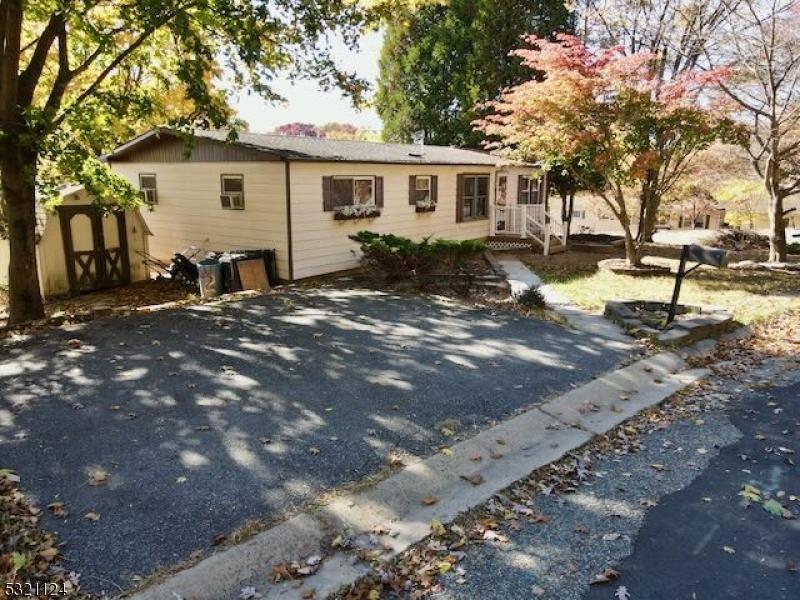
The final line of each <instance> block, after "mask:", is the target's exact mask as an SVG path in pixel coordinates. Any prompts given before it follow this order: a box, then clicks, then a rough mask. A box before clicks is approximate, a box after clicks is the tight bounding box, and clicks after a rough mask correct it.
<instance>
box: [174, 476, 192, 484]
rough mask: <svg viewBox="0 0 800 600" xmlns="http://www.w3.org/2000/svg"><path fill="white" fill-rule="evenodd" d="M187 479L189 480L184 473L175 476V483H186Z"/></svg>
mask: <svg viewBox="0 0 800 600" xmlns="http://www.w3.org/2000/svg"><path fill="white" fill-rule="evenodd" d="M187 481H189V480H188V479H187V478H186V475H179V476H178V477H176V478H175V483H178V484H181V483H186V482H187Z"/></svg>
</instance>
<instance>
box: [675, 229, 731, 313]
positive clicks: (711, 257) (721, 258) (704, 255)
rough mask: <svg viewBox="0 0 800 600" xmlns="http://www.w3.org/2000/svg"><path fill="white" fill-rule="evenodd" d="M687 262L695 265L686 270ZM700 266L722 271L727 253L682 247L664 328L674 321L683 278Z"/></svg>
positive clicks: (725, 263)
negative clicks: (708, 266)
mask: <svg viewBox="0 0 800 600" xmlns="http://www.w3.org/2000/svg"><path fill="white" fill-rule="evenodd" d="M688 261H692V262H696V263H697V264H696V265H695V266H693V267H692V268H691V269H688V270H687V269H686V263H687V262H688ZM700 265H710V266H712V267H716V268H717V269H722V268H724V267H726V266H728V253H727V252H726V251H725V250H721V249H719V248H709V247H707V246H699V245H697V244H691V245H685V246H684V247H683V251H682V252H681V264H680V265H679V266H678V274H677V275H676V277H675V290H674V291H673V292H672V303H671V304H670V305H669V315H667V323H666V325H665V326H664V327H666V326H667V325H669V324H670V323H672V321H673V320H674V319H675V311H676V310H677V308H678V296H679V295H680V293H681V283H683V278H684V277H686V276H687V275H688V274H689V273H691V272H692V271H694V270H695V269H696V268H697V267H699V266H700Z"/></svg>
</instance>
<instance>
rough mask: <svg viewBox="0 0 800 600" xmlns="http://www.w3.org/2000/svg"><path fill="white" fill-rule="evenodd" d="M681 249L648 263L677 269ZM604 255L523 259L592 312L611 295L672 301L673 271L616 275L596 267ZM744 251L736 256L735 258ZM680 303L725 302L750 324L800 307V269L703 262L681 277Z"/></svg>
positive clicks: (657, 254) (659, 251)
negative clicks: (756, 268) (744, 268)
mask: <svg viewBox="0 0 800 600" xmlns="http://www.w3.org/2000/svg"><path fill="white" fill-rule="evenodd" d="M679 254H680V248H674V247H663V246H661V247H657V246H653V247H651V248H649V249H648V252H647V256H648V257H649V258H647V259H646V260H645V262H651V263H653V264H659V265H666V266H670V267H671V268H672V270H673V272H674V271H676V270H677V268H678V256H679ZM603 258H608V256H607V255H604V256H601V255H598V254H595V253H591V252H567V253H564V254H560V255H557V256H551V257H543V256H536V255H529V256H525V257H522V260H523V261H524V262H525V263H526V264H527V265H528V266H529V267H530V268H531V269H532V270H533V271H534V272H536V273H537V274H538V275H539V276H540V277H541V278H542V279H543V280H544V281H545V282H546V283H548V284H550V285H552V286H553V288H554V289H555V290H556V291H558V292H559V293H561V294H563V295H565V296H566V297H567V298H569V299H570V300H572V301H573V302H575V303H577V304H578V305H580V306H582V307H583V308H586V309H588V310H591V311H595V312H602V310H603V309H604V308H605V304H606V302H607V301H609V300H655V301H664V302H669V301H670V299H671V298H672V290H673V288H674V286H675V276H674V274H673V275H671V276H663V277H659V276H651V277H646V278H639V277H631V276H627V275H615V274H613V273H609V272H606V271H600V270H599V269H598V268H597V262H598V261H599V260H601V259H603ZM742 258H743V257H741V256H732V257H731V261H734V260H740V259H742ZM680 302H681V303H682V304H706V305H714V306H721V307H724V308H726V309H727V310H729V311H731V312H732V313H733V315H734V318H735V320H736V321H738V322H740V323H742V324H745V325H749V324H751V323H754V322H757V321H761V320H764V319H767V318H769V317H771V316H774V315H778V314H782V313H785V312H787V311H789V310H796V309H800V274H798V273H784V272H778V271H738V270H732V269H713V268H711V267H705V266H704V267H700V268H699V269H697V270H696V271H695V272H693V273H692V274H691V275H689V276H688V277H687V278H686V279H684V281H683V286H682V287H681V295H680Z"/></svg>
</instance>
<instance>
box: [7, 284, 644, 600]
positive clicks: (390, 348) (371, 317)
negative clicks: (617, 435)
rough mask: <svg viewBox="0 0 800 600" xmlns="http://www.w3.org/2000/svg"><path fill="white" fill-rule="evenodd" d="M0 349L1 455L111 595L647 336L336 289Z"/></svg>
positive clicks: (184, 312) (86, 572) (71, 558)
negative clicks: (61, 509)
mask: <svg viewBox="0 0 800 600" xmlns="http://www.w3.org/2000/svg"><path fill="white" fill-rule="evenodd" d="M0 348H2V355H1V356H2V358H0V389H2V390H3V392H2V400H0V468H12V469H15V470H16V472H17V473H18V474H19V475H20V476H21V478H22V484H21V485H22V488H23V489H24V490H25V491H26V492H27V493H28V494H29V496H30V497H31V498H32V500H33V501H34V502H35V504H37V505H38V506H40V507H45V506H47V505H49V504H51V503H53V502H62V503H63V504H64V506H65V507H66V509H67V510H68V511H69V515H68V516H67V517H65V518H61V519H56V518H54V517H53V516H52V515H49V514H48V516H47V517H46V518H45V519H44V526H45V527H47V528H49V529H52V530H54V531H56V532H57V533H58V535H59V537H60V539H61V540H62V541H63V542H66V546H65V548H64V550H63V554H64V556H65V558H66V564H67V566H68V567H69V568H71V569H73V570H75V571H76V572H79V573H81V575H82V582H83V584H84V586H85V587H86V588H88V589H90V590H93V591H100V590H106V591H108V592H109V593H116V592H119V591H120V590H126V589H129V588H130V587H132V586H133V585H134V584H135V583H136V581H137V578H138V577H140V576H146V575H148V574H150V573H152V572H153V571H154V570H156V569H157V568H158V567H159V566H168V565H173V564H175V563H177V562H179V561H181V560H183V559H185V558H187V557H188V556H189V555H190V554H191V553H192V552H195V551H200V552H202V553H207V552H210V551H211V550H212V541H213V540H214V538H215V536H218V535H220V534H228V533H230V532H231V531H233V530H235V529H236V528H238V527H241V526H242V525H244V524H245V523H247V521H248V520H251V519H271V518H274V517H277V516H280V515H281V514H283V513H285V512H286V511H289V510H291V509H292V508H294V507H297V506H299V505H300V504H302V503H303V502H305V501H307V500H309V499H311V498H313V497H315V496H317V495H318V494H320V493H322V492H324V491H326V490H330V489H331V488H334V487H338V486H341V485H344V484H346V483H348V482H353V481H358V480H361V479H363V478H364V477H365V476H367V475H370V474H373V473H375V472H377V471H379V470H380V469H381V467H382V466H383V465H384V464H385V460H386V457H387V455H388V454H389V453H390V452H392V451H396V452H401V453H406V454H411V455H418V456H424V455H429V454H431V453H433V452H436V451H438V449H439V448H440V447H441V446H442V445H447V444H449V443H452V441H453V440H454V436H453V435H450V433H451V431H454V432H455V437H457V436H463V437H466V436H469V435H471V432H472V431H474V430H475V428H479V427H482V426H484V425H486V424H488V423H490V422H492V421H493V420H499V419H502V418H503V417H505V416H508V415H511V414H513V413H514V412H515V411H517V410H519V409H521V408H523V407H527V406H530V405H531V404H532V403H535V402H538V401H539V400H541V399H542V398H544V397H546V396H549V395H552V394H555V393H557V392H564V391H566V390H568V389H570V387H571V386H573V385H576V384H578V383H581V382H584V381H586V380H588V379H590V378H592V377H593V376H595V375H597V374H599V373H601V372H605V371H607V370H609V369H611V368H613V367H615V366H616V365H617V364H618V363H619V362H620V361H621V360H623V359H625V358H627V357H628V356H629V355H630V354H631V353H633V352H635V351H636V350H634V346H632V345H626V344H623V343H620V342H613V341H609V340H605V339H603V338H600V337H596V336H592V335H591V334H587V333H581V332H575V331H572V330H568V329H565V328H563V327H561V326H559V325H556V324H553V323H549V322H543V321H538V320H533V319H528V318H522V317H520V318H517V317H514V316H513V315H511V314H494V313H491V312H489V311H485V310H476V309H470V308H465V307H462V306H459V305H456V304H451V303H446V302H435V301H431V300H424V299H420V298H417V297H414V296H394V295H387V294H380V293H373V292H366V291H342V290H336V289H322V290H318V291H302V292H300V291H296V292H288V293H285V294H281V295H275V296H269V297H264V298H258V299H255V300H250V301H244V302H237V303H230V304H222V305H219V306H208V305H205V306H196V307H191V308H186V309H181V310H173V311H165V312H160V313H152V314H147V315H136V316H131V317H120V318H108V319H103V320H99V321H95V322H93V323H88V324H84V325H81V326H75V327H73V328H71V329H59V330H53V331H48V332H44V333H41V334H38V335H36V336H35V337H34V338H31V339H29V340H26V341H22V342H11V341H5V342H2V346H0ZM443 429H444V431H443ZM93 475H94V479H92V476H93ZM93 484H94V485H93ZM88 513H95V515H99V516H100V518H99V520H90V519H87V518H85V515H87V514H88ZM268 567H269V565H265V569H268Z"/></svg>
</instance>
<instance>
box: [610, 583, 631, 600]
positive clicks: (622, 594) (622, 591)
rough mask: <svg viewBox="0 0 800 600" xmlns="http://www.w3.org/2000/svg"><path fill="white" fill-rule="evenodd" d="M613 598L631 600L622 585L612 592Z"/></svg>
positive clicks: (626, 589)
mask: <svg viewBox="0 0 800 600" xmlns="http://www.w3.org/2000/svg"><path fill="white" fill-rule="evenodd" d="M614 597H616V598H617V600H631V594H630V592H629V591H628V588H626V587H625V586H624V585H621V586H619V587H618V588H617V591H616V592H614Z"/></svg>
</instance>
